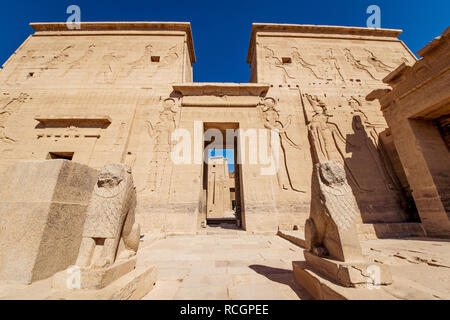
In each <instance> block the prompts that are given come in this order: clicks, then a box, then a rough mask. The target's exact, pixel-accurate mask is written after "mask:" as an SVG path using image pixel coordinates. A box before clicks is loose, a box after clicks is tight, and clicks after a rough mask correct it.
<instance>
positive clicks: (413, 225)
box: [278, 222, 426, 247]
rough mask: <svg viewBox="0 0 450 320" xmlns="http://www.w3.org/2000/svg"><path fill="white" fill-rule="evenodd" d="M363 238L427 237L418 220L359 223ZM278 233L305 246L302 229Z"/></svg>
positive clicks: (360, 233) (360, 234)
mask: <svg viewBox="0 0 450 320" xmlns="http://www.w3.org/2000/svg"><path fill="white" fill-rule="evenodd" d="M357 229H358V233H359V236H360V239H361V240H375V239H393V238H409V237H425V236H426V235H425V232H424V230H423V228H422V224H421V223H418V222H401V223H367V224H357ZM278 235H279V236H280V237H282V238H284V239H286V240H288V241H290V242H292V243H294V244H296V245H298V246H300V247H305V234H304V231H300V230H295V231H293V230H279V231H278Z"/></svg>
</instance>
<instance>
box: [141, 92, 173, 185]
mask: <svg viewBox="0 0 450 320" xmlns="http://www.w3.org/2000/svg"><path fill="white" fill-rule="evenodd" d="M162 107H163V109H162V110H161V111H160V113H159V119H158V120H157V121H156V123H154V124H152V123H151V122H150V120H147V121H146V126H147V130H148V135H149V137H150V138H151V139H152V142H153V156H152V160H151V161H150V164H149V166H150V168H149V175H148V177H147V186H146V188H149V189H150V190H151V191H152V192H153V191H156V190H158V189H159V187H160V186H161V184H162V181H163V179H164V176H165V173H166V170H167V166H168V163H167V162H168V161H169V155H170V151H171V150H172V132H173V131H174V130H175V128H176V119H175V116H176V114H177V113H178V111H177V110H176V101H175V99H173V98H167V99H165V100H164V101H163V106H162Z"/></svg>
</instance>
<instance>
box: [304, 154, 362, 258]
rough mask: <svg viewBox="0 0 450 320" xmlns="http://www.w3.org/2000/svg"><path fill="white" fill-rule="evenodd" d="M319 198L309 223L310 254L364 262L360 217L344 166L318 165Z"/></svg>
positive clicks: (316, 185) (321, 163)
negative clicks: (356, 222)
mask: <svg viewBox="0 0 450 320" xmlns="http://www.w3.org/2000/svg"><path fill="white" fill-rule="evenodd" d="M315 174H316V183H315V185H314V188H315V189H316V192H313V195H315V197H317V198H318V199H317V198H316V199H314V200H313V204H312V205H313V206H314V208H312V209H311V213H310V217H309V219H308V220H306V224H305V240H306V248H307V250H308V251H309V252H311V253H313V254H315V255H317V256H322V257H330V258H333V259H336V260H339V261H349V260H351V261H362V260H363V256H362V250H361V246H360V244H359V239H358V233H357V230H356V225H355V221H356V218H357V217H358V216H359V215H360V212H359V209H358V204H357V203H356V199H355V197H354V195H353V191H352V188H351V187H350V185H349V184H348V182H347V179H346V172H345V169H344V167H343V166H342V164H340V163H339V162H336V161H325V162H320V163H318V164H316V165H315Z"/></svg>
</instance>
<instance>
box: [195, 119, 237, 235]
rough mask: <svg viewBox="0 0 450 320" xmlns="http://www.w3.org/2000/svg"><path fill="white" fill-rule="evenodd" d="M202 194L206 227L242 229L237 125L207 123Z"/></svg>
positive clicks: (205, 124)
mask: <svg viewBox="0 0 450 320" xmlns="http://www.w3.org/2000/svg"><path fill="white" fill-rule="evenodd" d="M203 129H204V149H203V150H204V151H203V152H204V161H203V194H204V207H205V208H206V223H207V224H208V225H210V226H221V227H225V228H227V227H232V228H233V227H238V228H241V227H242V217H241V214H242V211H241V208H242V206H241V199H242V194H241V190H242V188H241V179H240V177H241V166H240V165H239V161H238V156H239V154H238V152H237V150H238V134H237V132H238V131H237V130H238V129H239V124H238V123H217V122H215V123H208V122H205V123H204V128H203Z"/></svg>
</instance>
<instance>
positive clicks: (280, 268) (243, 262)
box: [138, 230, 310, 300]
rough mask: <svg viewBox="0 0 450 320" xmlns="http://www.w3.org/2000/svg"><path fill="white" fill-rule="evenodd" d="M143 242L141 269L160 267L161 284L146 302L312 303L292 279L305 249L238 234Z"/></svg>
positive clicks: (275, 238)
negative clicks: (243, 301)
mask: <svg viewBox="0 0 450 320" xmlns="http://www.w3.org/2000/svg"><path fill="white" fill-rule="evenodd" d="M230 231H231V230H230ZM143 240H144V245H143V248H141V249H140V250H139V251H138V265H139V264H147V263H150V264H155V265H156V266H157V279H158V280H157V282H156V286H155V287H154V288H153V290H152V291H150V293H149V294H148V295H147V296H145V297H144V299H193V300H195V299H232V300H240V299H252V300H258V299H274V300H275V299H290V300H297V299H310V296H309V295H308V294H307V293H306V292H305V291H304V290H303V289H302V288H300V287H298V286H297V285H296V284H295V282H294V278H293V274H292V261H293V260H303V252H302V251H303V249H302V248H300V247H298V246H296V245H294V244H292V243H290V242H289V241H286V240H284V239H282V238H280V237H278V236H276V235H252V234H247V233H246V232H244V231H240V232H237V231H234V230H233V231H231V232H225V233H223V234H221V233H217V234H204V235H195V236H174V237H167V238H165V239H161V240H156V241H154V242H153V243H152V244H147V245H146V244H145V237H144V239H143Z"/></svg>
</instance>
